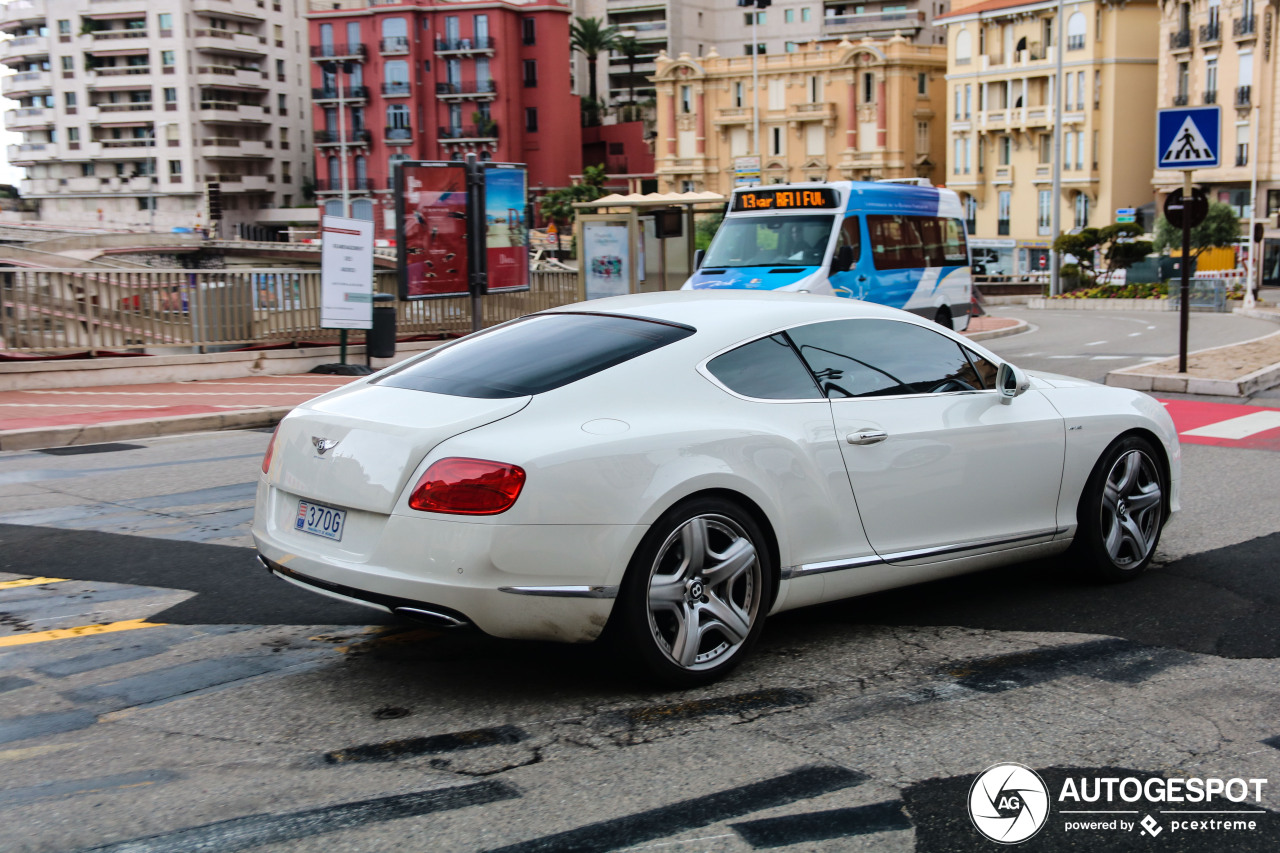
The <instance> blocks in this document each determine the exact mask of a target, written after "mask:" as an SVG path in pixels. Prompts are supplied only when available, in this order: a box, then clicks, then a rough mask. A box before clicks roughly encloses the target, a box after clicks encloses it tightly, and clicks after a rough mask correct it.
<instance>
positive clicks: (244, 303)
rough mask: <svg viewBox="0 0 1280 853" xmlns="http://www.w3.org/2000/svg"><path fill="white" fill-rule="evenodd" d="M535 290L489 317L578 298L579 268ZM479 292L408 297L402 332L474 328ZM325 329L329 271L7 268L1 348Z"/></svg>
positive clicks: (378, 278) (211, 339)
mask: <svg viewBox="0 0 1280 853" xmlns="http://www.w3.org/2000/svg"><path fill="white" fill-rule="evenodd" d="M531 278H532V287H531V288H530V290H528V291H525V292H519V293H503V294H494V295H491V296H486V297H485V298H484V317H483V324H484V325H485V326H492V325H496V324H498V323H504V322H506V321H508V320H513V319H515V318H517V317H521V316H524V315H525V314H531V313H533V312H535V311H543V310H546V309H548V308H554V307H556V306H559V305H567V304H569V303H571V302H576V301H578V299H579V298H580V296H579V285H578V275H577V273H575V272H568V273H565V272H534V273H531ZM396 280H397V279H396V274H395V273H394V272H393V271H384V270H379V271H377V272H375V273H374V289H375V290H376V291H377V292H380V293H391V294H395V293H396V287H397V285H396ZM470 306H471V300H470V297H459V298H450V299H429V300H415V301H412V302H398V303H397V305H396V308H397V312H396V313H397V322H396V332H397V334H398V335H400V336H411V335H428V334H448V335H462V334H467V333H468V332H470V331H471V307H470ZM337 337H338V332H337V331H336V330H333V329H322V328H320V271H319V270H317V269H310V270H282V269H261V270H239V269H237V270H229V269H226V270H104V269H78V270H63V269H56V270H55V269H18V268H14V269H6V270H3V271H0V351H5V352H24V353H50V354H53V353H60V352H83V351H88V352H90V353H94V354H96V353H98V352H101V351H108V352H120V351H126V350H147V351H150V352H166V351H170V352H171V351H174V350H181V349H187V350H190V349H204V348H208V347H214V348H218V349H226V348H233V347H236V346H247V345H251V344H261V343H285V342H290V341H321V342H327V341H336V340H337Z"/></svg>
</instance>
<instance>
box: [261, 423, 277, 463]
mask: <svg viewBox="0 0 1280 853" xmlns="http://www.w3.org/2000/svg"><path fill="white" fill-rule="evenodd" d="M279 434H280V424H276V428H275V430H274V431H273V432H272V433H271V440H270V441H268V442H267V452H266V453H265V454H263V457H262V473H264V474H265V473H267V472H268V471H269V470H270V469H271V454H273V453H275V452H276V436H277V435H279Z"/></svg>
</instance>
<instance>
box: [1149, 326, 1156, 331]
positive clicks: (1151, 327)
mask: <svg viewBox="0 0 1280 853" xmlns="http://www.w3.org/2000/svg"><path fill="white" fill-rule="evenodd" d="M1147 328H1148V329H1150V330H1151V331H1155V328H1156V327H1155V326H1147Z"/></svg>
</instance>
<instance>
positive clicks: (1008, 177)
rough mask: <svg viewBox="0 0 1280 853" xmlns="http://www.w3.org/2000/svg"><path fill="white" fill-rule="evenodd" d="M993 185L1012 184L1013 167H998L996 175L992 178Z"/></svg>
mask: <svg viewBox="0 0 1280 853" xmlns="http://www.w3.org/2000/svg"><path fill="white" fill-rule="evenodd" d="M991 183H993V184H1012V183H1013V166H996V168H995V173H994V174H993V175H992V176H991Z"/></svg>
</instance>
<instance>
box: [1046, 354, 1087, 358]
mask: <svg viewBox="0 0 1280 853" xmlns="http://www.w3.org/2000/svg"><path fill="white" fill-rule="evenodd" d="M1045 357H1046V358H1084V356H1082V355H1050V356H1045Z"/></svg>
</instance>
